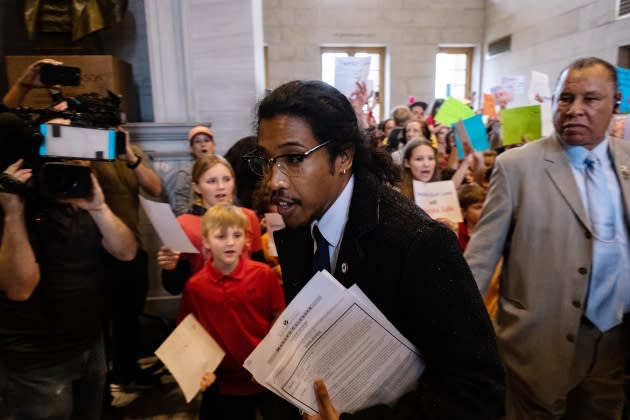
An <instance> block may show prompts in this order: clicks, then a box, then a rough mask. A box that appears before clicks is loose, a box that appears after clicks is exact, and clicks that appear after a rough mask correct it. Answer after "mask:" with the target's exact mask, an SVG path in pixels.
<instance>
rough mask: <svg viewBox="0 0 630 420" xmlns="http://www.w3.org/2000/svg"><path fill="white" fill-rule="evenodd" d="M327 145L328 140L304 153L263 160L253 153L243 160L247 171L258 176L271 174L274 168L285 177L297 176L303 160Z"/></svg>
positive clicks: (300, 171)
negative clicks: (245, 162)
mask: <svg viewBox="0 0 630 420" xmlns="http://www.w3.org/2000/svg"><path fill="white" fill-rule="evenodd" d="M328 143H330V140H329V141H325V142H323V143H320V144H318V145H317V146H315V147H313V148H311V149H308V150H307V151H306V152H304V153H288V154H286V155H280V156H276V157H275V158H265V157H262V156H259V155H257V154H255V152H254V153H251V154H247V155H245V156H243V159H245V160H246V161H247V164H248V165H249V169H251V170H252V172H253V173H255V174H256V175H258V176H262V175H268V174H271V171H272V169H273V168H274V167H275V168H277V169H278V170H279V171H280V172H282V173H283V174H284V175H286V176H297V175H300V174H301V173H302V162H303V161H304V159H306V158H307V157H309V156H310V155H311V154H312V153H314V152H316V151H318V150H319V149H321V148H322V147H324V146H326V145H327V144H328Z"/></svg>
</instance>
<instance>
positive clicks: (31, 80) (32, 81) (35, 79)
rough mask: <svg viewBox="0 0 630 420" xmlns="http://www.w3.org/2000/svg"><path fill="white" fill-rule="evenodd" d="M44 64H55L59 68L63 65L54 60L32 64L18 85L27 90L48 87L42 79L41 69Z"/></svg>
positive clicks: (47, 59)
mask: <svg viewBox="0 0 630 420" xmlns="http://www.w3.org/2000/svg"><path fill="white" fill-rule="evenodd" d="M42 64H54V65H57V66H59V65H61V64H63V63H62V62H61V61H57V60H53V59H52V58H44V59H41V60H37V61H36V62H34V63H31V65H29V66H28V67H27V68H26V70H24V73H22V76H20V79H19V80H18V83H19V84H20V85H22V86H24V87H27V88H41V87H46V85H44V84H43V83H42V79H41V78H40V68H41V65H42Z"/></svg>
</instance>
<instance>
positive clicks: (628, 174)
mask: <svg viewBox="0 0 630 420" xmlns="http://www.w3.org/2000/svg"><path fill="white" fill-rule="evenodd" d="M619 172H621V175H622V176H623V179H630V170H628V167H627V166H626V165H619Z"/></svg>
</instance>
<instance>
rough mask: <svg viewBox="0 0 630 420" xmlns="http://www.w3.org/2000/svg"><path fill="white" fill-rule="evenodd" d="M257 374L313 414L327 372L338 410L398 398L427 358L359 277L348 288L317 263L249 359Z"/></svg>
mask: <svg viewBox="0 0 630 420" xmlns="http://www.w3.org/2000/svg"><path fill="white" fill-rule="evenodd" d="M244 366H245V368H246V369H247V370H248V371H249V372H251V373H252V375H253V376H254V379H256V381H257V382H258V383H260V384H261V385H263V386H265V387H267V388H268V389H270V390H271V391H273V392H275V393H276V394H278V395H279V396H281V397H282V398H284V399H286V400H287V401H289V402H290V403H292V404H293V405H295V406H296V407H298V408H299V409H301V410H303V411H304V412H306V413H308V414H311V415H313V414H315V413H317V401H316V398H315V393H314V391H313V382H314V380H315V379H316V378H322V379H324V382H325V383H326V386H327V388H328V392H329V394H330V397H331V399H332V402H333V404H334V405H335V407H336V408H337V410H338V411H339V412H346V413H352V412H355V411H357V410H360V409H362V408H366V407H369V406H372V405H376V404H393V403H394V402H395V401H396V400H397V399H398V398H400V397H401V396H402V395H404V394H406V393H407V392H409V391H411V390H413V389H414V388H415V387H416V384H417V382H418V378H419V377H420V375H421V373H422V371H423V369H424V364H423V362H422V360H421V358H420V356H419V354H418V350H417V349H416V348H415V347H414V346H413V345H412V344H411V342H409V340H407V339H406V338H405V337H403V336H402V335H401V334H400V332H398V330H396V328H395V327H394V326H393V325H392V324H391V323H390V322H389V321H388V320H387V319H386V318H385V316H384V315H383V314H382V313H381V312H380V311H379V310H378V309H377V308H376V306H375V305H374V304H373V303H372V302H370V300H369V299H368V298H367V296H366V295H365V294H363V292H361V290H360V289H359V288H358V287H357V286H356V285H355V286H353V287H351V288H350V289H346V288H344V287H343V286H342V285H341V284H340V283H339V282H338V281H337V280H336V279H335V278H334V277H333V276H332V275H330V274H329V273H328V272H327V271H320V272H319V273H317V274H315V275H314V276H313V278H312V279H311V280H310V281H309V282H308V283H307V284H306V286H304V288H303V289H302V290H301V291H300V293H298V295H297V296H296V297H295V298H294V299H293V300H292V301H291V303H290V304H289V306H287V308H286V309H285V310H284V311H283V312H282V314H281V315H280V317H279V318H278V320H277V321H276V322H275V324H274V326H273V327H272V328H271V331H270V332H269V333H268V334H267V336H266V337H265V339H264V340H263V341H262V342H261V343H260V344H259V345H258V347H256V349H254V351H253V352H252V353H251V354H250V356H249V357H248V358H247V360H245V363H244Z"/></svg>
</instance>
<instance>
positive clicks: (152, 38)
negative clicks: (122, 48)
mask: <svg viewBox="0 0 630 420" xmlns="http://www.w3.org/2000/svg"><path fill="white" fill-rule="evenodd" d="M145 12H146V19H147V32H148V40H149V41H148V42H149V61H150V67H151V82H152V93H153V109H154V115H155V122H156V123H175V124H184V125H187V126H190V125H194V124H195V123H199V122H212V124H213V127H214V131H215V133H216V138H217V140H218V141H217V150H218V152H219V153H224V152H225V151H226V150H227V149H228V148H229V147H230V146H231V145H232V144H233V143H234V142H235V141H236V140H238V139H239V138H240V137H244V136H246V135H249V134H251V131H252V130H251V122H252V118H253V111H254V108H255V104H256V101H257V100H258V99H259V98H260V97H261V96H262V94H263V91H264V63H263V30H262V4H261V0H232V1H227V0H186V1H179V0H145Z"/></svg>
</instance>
